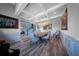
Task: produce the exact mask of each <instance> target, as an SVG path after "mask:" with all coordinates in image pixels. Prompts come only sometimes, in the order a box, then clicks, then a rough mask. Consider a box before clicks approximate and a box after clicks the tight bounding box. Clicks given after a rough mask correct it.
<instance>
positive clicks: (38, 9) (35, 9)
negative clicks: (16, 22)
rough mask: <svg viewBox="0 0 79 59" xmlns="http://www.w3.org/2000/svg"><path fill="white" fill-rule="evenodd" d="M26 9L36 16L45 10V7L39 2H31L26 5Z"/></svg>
mask: <svg viewBox="0 0 79 59" xmlns="http://www.w3.org/2000/svg"><path fill="white" fill-rule="evenodd" d="M24 11H27V12H29V13H31V14H32V15H34V16H35V15H37V14H38V13H40V12H43V9H42V8H41V7H40V5H39V4H38V3H30V4H29V5H28V6H26V7H25V9H24Z"/></svg>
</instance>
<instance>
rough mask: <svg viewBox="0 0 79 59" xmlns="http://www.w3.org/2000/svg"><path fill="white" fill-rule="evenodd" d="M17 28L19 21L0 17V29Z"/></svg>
mask: <svg viewBox="0 0 79 59" xmlns="http://www.w3.org/2000/svg"><path fill="white" fill-rule="evenodd" d="M18 27H19V21H18V19H16V18H12V17H8V16H5V15H0V28H12V29H13V28H14V29H17V28H18Z"/></svg>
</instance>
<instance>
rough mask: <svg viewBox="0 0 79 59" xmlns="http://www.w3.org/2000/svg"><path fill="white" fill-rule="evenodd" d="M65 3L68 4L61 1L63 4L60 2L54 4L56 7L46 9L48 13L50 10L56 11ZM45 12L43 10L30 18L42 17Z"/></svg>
mask: <svg viewBox="0 0 79 59" xmlns="http://www.w3.org/2000/svg"><path fill="white" fill-rule="evenodd" d="M64 5H66V3H61V4H58V5H56V6H54V7H51V8H49V9H48V10H47V11H46V13H49V12H51V11H55V10H56V9H58V8H60V7H62V6H64ZM44 14H45V12H44V11H43V12H41V13H38V14H37V15H35V16H34V17H32V18H29V19H33V18H36V17H40V16H41V15H44Z"/></svg>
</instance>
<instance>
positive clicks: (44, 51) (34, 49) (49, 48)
mask: <svg viewBox="0 0 79 59" xmlns="http://www.w3.org/2000/svg"><path fill="white" fill-rule="evenodd" d="M18 45H20V46H17V45H16V44H15V46H17V48H19V49H20V56H68V53H67V51H66V49H65V47H64V45H63V44H62V40H61V38H60V37H59V38H56V37H50V38H49V41H48V42H43V43H40V44H36V45H30V43H29V44H28V45H27V44H22V43H21V42H19V43H18ZM14 48H15V47H14Z"/></svg>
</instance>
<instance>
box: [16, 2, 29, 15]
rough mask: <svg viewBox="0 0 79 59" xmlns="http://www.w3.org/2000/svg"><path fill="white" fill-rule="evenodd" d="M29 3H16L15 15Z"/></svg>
mask: <svg viewBox="0 0 79 59" xmlns="http://www.w3.org/2000/svg"><path fill="white" fill-rule="evenodd" d="M27 4H28V3H19V4H17V5H16V9H15V15H16V16H18V15H19V14H20V13H21V12H22V11H23V9H24V8H25V7H26V6H27Z"/></svg>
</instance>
